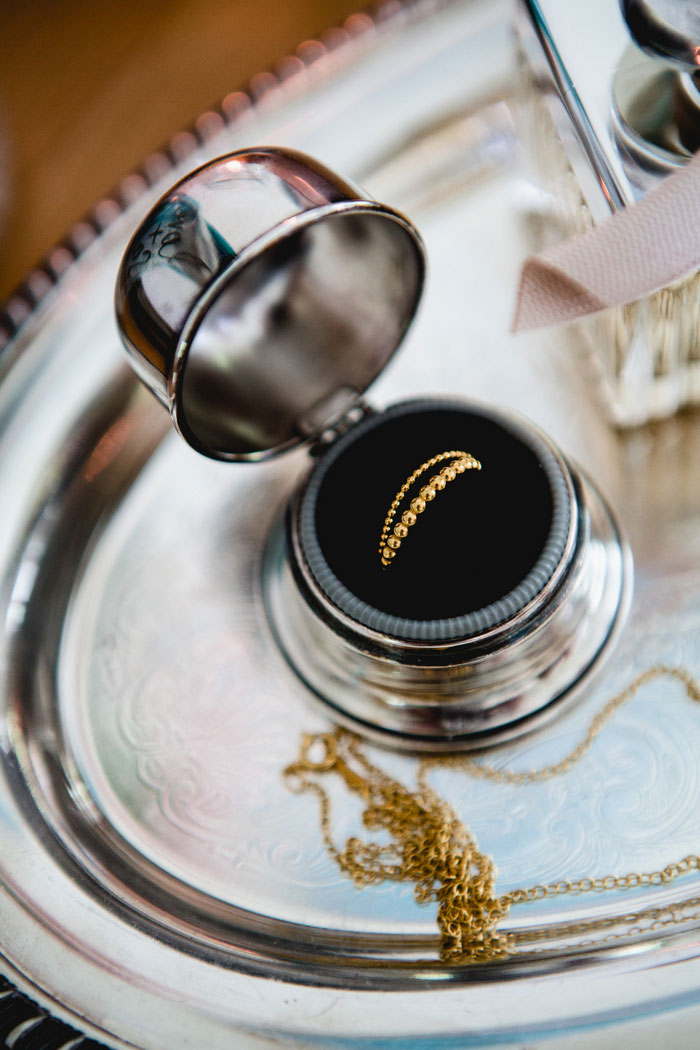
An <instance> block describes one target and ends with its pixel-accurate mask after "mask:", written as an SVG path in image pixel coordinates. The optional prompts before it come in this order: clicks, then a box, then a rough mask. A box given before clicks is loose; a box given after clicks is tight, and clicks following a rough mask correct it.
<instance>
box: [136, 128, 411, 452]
mask: <svg viewBox="0 0 700 1050" xmlns="http://www.w3.org/2000/svg"><path fill="white" fill-rule="evenodd" d="M423 274H424V260H423V248H422V244H421V240H420V237H419V235H418V233H417V231H416V230H415V228H414V227H413V226H412V224H411V223H410V222H409V220H408V219H406V218H404V217H403V216H402V215H400V214H399V213H397V212H395V211H393V210H392V209H390V208H387V207H385V206H384V205H382V204H378V203H377V202H376V201H373V200H372V199H370V198H368V197H367V196H366V195H365V194H364V193H363V192H362V190H360V189H359V188H358V187H356V186H354V185H351V184H350V183H348V182H345V181H344V180H342V179H340V178H339V177H338V176H337V175H335V174H334V173H333V172H331V171H329V170H328V169H327V168H325V167H323V166H322V165H321V164H319V163H318V162H317V161H315V160H313V159H311V158H310V157H308V156H306V155H304V154H301V153H298V152H296V151H293V150H288V149H279V148H260V149H250V150H242V151H238V152H236V153H231V154H228V155H226V156H224V157H220V158H218V159H217V160H215V161H213V162H211V163H209V164H207V165H205V166H204V167H201V168H199V169H198V170H197V171H195V172H193V173H191V174H190V175H188V176H187V177H186V178H185V179H183V180H181V181H180V182H178V183H177V184H176V185H175V186H174V187H173V188H172V189H171V190H170V191H169V192H168V193H167V194H166V195H165V196H164V197H162V198H161V200H160V201H159V202H158V203H157V204H156V205H155V206H154V207H153V208H152V209H151V211H150V212H149V214H148V216H147V217H146V219H145V220H144V222H143V223H142V224H141V225H140V227H139V228H138V230H137V231H136V233H135V234H134V236H133V237H132V239H131V241H130V243H129V246H128V248H127V250H126V252H125V255H124V258H123V260H122V265H121V268H120V271H119V276H118V280H117V290H116V309H117V320H118V323H119V327H120V331H121V334H122V338H123V340H124V343H125V345H126V348H127V351H128V353H129V356H130V359H131V362H132V364H133V366H134V368H135V370H136V372H137V373H138V375H139V376H140V377H141V379H143V380H144V382H145V383H146V384H147V386H149V387H150V389H151V390H152V391H153V392H154V393H155V394H156V396H157V397H158V398H159V400H160V401H162V402H163V404H165V405H166V406H167V407H168V408H169V410H170V413H171V415H172V418H173V421H174V423H175V426H176V427H177V429H178V430H179V432H180V433H181V434H182V436H183V437H184V438H185V440H186V441H187V442H188V443H189V444H190V445H192V446H193V447H194V448H196V449H197V450H198V451H200V452H203V453H204V454H205V455H208V456H211V457H213V458H215V459H224V460H240V459H259V458H263V457H265V456H269V455H273V454H275V453H277V452H279V451H281V450H283V449H286V448H289V447H292V446H294V445H297V444H299V443H300V442H301V441H304V440H306V439H308V438H310V437H314V436H316V435H318V434H319V433H322V432H323V431H324V430H326V429H327V428H328V427H332V426H334V425H335V424H336V423H337V422H338V421H339V420H340V419H342V418H343V417H344V416H345V415H346V413H347V412H348V411H349V410H350V408H351V407H352V406H353V405H354V404H355V403H356V401H357V400H358V398H359V397H360V395H361V394H362V393H363V391H364V390H365V389H366V388H367V386H368V385H369V384H370V383H371V382H372V380H373V379H375V377H376V376H377V375H378V373H379V372H380V371H381V370H382V368H383V367H384V365H385V364H386V363H387V361H388V359H389V358H390V357H391V355H392V354H393V353H394V351H395V350H396V348H397V347H398V345H399V343H400V342H401V340H402V338H403V335H404V333H405V331H406V329H407V327H408V325H409V324H410V322H411V319H412V317H413V314H414V312H415V309H416V306H417V303H418V299H419V296H420V291H421V287H422V283H423Z"/></svg>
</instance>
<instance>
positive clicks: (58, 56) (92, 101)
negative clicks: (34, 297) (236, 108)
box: [0, 0, 362, 301]
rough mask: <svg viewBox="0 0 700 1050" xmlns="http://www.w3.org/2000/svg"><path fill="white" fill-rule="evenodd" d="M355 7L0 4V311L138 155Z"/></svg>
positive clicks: (329, 2) (64, 0) (330, 3)
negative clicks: (1, 200) (0, 206)
mask: <svg viewBox="0 0 700 1050" xmlns="http://www.w3.org/2000/svg"><path fill="white" fill-rule="evenodd" d="M361 7H362V0H286V2H285V0H140V2H139V0H15V2H14V3H10V2H6V3H4V4H2V8H3V13H2V39H1V40H0V124H2V126H3V127H2V140H1V141H2V146H0V157H2V155H6V160H7V171H6V172H5V173H4V175H3V181H4V182H5V184H6V191H7V200H6V203H5V209H4V214H1V215H0V301H2V299H4V298H5V297H6V296H7V294H8V293H9V292H10V291H11V290H12V288H13V287H14V286H15V285H16V284H17V283H18V282H19V281H20V280H21V278H22V276H23V275H24V274H25V273H26V271H27V270H28V269H29V268H30V267H31V266H32V265H33V264H34V263H36V262H38V261H39V260H40V259H41V257H42V256H43V255H44V254H45V253H46V251H47V250H48V249H49V248H50V247H51V246H52V245H53V244H54V242H55V241H57V240H58V239H59V238H60V237H61V236H62V235H63V234H64V233H65V232H66V231H67V230H68V228H69V227H70V226H71V225H72V224H73V223H74V222H75V221H77V220H78V219H79V218H80V217H81V216H82V215H83V214H84V213H85V212H86V211H87V210H88V209H89V208H90V207H91V205H93V204H94V203H95V202H96V201H97V200H98V199H99V198H100V197H101V196H103V195H104V194H106V193H108V192H109V191H110V190H111V188H112V187H113V186H114V185H115V183H116V182H117V181H118V180H119V179H120V178H121V177H122V176H123V175H126V174H128V172H129V171H130V170H131V169H132V168H134V167H136V166H137V165H138V164H139V162H140V161H142V160H143V159H144V158H145V157H146V155H147V154H149V153H150V152H152V150H154V149H156V148H157V147H159V146H161V145H162V144H163V143H164V142H166V141H167V140H168V139H169V138H170V137H171V136H172V135H173V134H175V133H176V132H177V131H179V130H180V129H181V128H183V127H185V126H186V125H188V124H189V123H191V122H192V121H193V120H194V119H195V118H196V117H197V116H198V115H199V114H200V113H201V112H203V111H204V110H206V109H207V108H208V107H210V106H211V105H212V104H213V103H216V102H218V101H219V100H220V99H221V98H222V97H223V96H224V95H226V94H227V93H228V92H230V91H233V90H235V89H236V88H238V87H241V86H242V85H243V84H244V83H245V82H246V81H247V80H248V79H249V78H250V77H251V76H253V75H254V74H255V73H258V72H260V71H261V70H263V69H265V68H267V67H269V66H270V65H272V64H273V63H274V62H275V61H277V60H278V59H280V58H282V57H283V56H284V55H286V54H288V53H290V52H293V51H294V49H295V48H296V46H297V45H298V44H299V43H301V42H302V41H303V40H304V39H307V38H309V37H314V36H316V35H318V34H319V33H321V32H323V31H324V30H325V29H328V28H330V27H331V26H333V25H337V24H339V23H341V22H342V21H343V19H344V18H346V17H347V16H348V15H349V14H351V13H352V12H354V11H356V10H358V9H359V8H361ZM2 164H3V166H4V164H5V160H4V158H3V159H2Z"/></svg>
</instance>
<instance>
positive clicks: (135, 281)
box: [117, 148, 631, 750]
mask: <svg viewBox="0 0 700 1050" xmlns="http://www.w3.org/2000/svg"><path fill="white" fill-rule="evenodd" d="M422 279H423V253H422V245H421V241H420V237H419V235H418V233H417V232H416V231H415V229H414V228H413V226H412V225H411V223H410V221H409V220H407V219H406V218H405V217H403V216H401V215H399V214H398V213H396V212H394V211H393V210H392V209H390V208H386V207H385V206H384V205H380V204H377V203H376V202H374V201H372V200H371V199H369V198H367V197H366V195H364V194H363V193H362V191H361V190H359V188H357V187H354V186H351V185H350V184H348V183H346V182H344V181H343V180H341V179H339V178H338V177H337V176H336V175H334V174H333V173H332V172H329V171H328V170H327V169H325V168H323V166H321V165H319V164H318V163H317V162H316V161H313V160H311V159H310V158H308V157H305V156H303V155H301V154H297V153H293V152H291V151H288V150H275V149H270V148H266V149H264V150H255V151H245V152H244V153H239V154H232V155H230V156H226V157H223V158H220V159H219V160H217V161H214V162H213V163H211V164H209V165H207V166H206V167H205V168H203V169H200V170H199V171H197V172H194V173H193V174H192V175H190V176H188V177H187V178H186V179H185V180H183V181H182V182H181V183H178V184H177V185H176V186H175V187H173V189H172V190H171V191H170V192H169V193H168V194H167V195H166V197H164V198H163V199H162V200H161V201H160V202H159V203H158V204H157V205H156V206H155V208H154V209H153V210H152V211H151V213H150V214H149V216H148V217H147V218H146V220H145V222H144V223H143V224H142V226H141V227H140V229H139V230H138V231H137V233H136V234H135V236H134V238H133V239H132V242H131V244H130V245H129V248H128V249H127V252H126V254H125V257H124V260H123V263H122V267H121V271H120V275H119V279H118V285H117V313H118V319H119V323H120V328H121V331H122V335H123V338H124V341H125V343H126V346H127V349H128V351H129V353H130V356H131V359H132V362H133V363H134V364H135V367H136V370H137V372H138V373H139V374H140V375H141V377H142V378H143V379H144V380H145V381H146V382H147V384H148V385H149V386H150V387H151V389H152V390H153V391H154V393H155V394H156V395H157V396H158V397H159V399H160V400H161V401H163V402H164V403H165V404H166V405H168V406H169V408H170V410H171V413H172V416H173V419H174V421H175V424H176V426H177V428H178V429H179V431H180V433H181V434H182V435H183V436H184V437H185V439H186V440H188V441H189V443H190V444H192V445H193V446H194V447H195V448H197V449H198V450H199V451H203V452H205V453H206V454H208V455H210V456H214V457H215V458H219V459H228V460H238V461H244V460H256V459H260V458H265V457H269V456H272V455H277V454H280V453H282V452H283V451H285V450H288V449H290V448H293V447H295V446H298V445H299V444H302V443H306V444H307V445H308V446H309V448H310V451H311V455H312V457H313V459H314V465H313V466H312V469H311V470H310V472H309V474H308V476H307V477H306V478H305V479H304V481H303V482H302V484H301V485H300V487H299V489H298V491H297V493H296V495H295V497H294V498H293V500H292V502H291V505H290V506H289V508H288V509H287V513H286V515H285V517H284V521H282V520H280V523H279V525H278V527H277V528H276V529H275V530H274V531H273V534H272V536H271V537H270V538H269V542H268V548H267V557H266V560H265V570H264V581H263V582H264V591H265V597H266V604H267V609H268V614H269V619H270V623H271V625H272V628H273V630H274V633H275V635H276V637H277V640H278V642H279V645H280V647H281V649H282V651H283V652H284V654H285V656H286V657H287V659H288V661H289V663H290V665H291V666H292V667H293V668H294V670H295V672H296V673H297V674H298V675H299V676H300V677H301V679H302V680H303V681H304V682H305V683H306V684H307V685H308V686H309V688H310V690H311V691H312V692H313V693H314V694H315V695H316V696H317V697H319V698H320V699H321V701H322V702H323V703H324V704H325V705H326V706H327V709H328V711H329V713H330V714H331V715H332V717H333V718H334V719H336V720H338V721H340V722H341V723H344V724H347V725H349V726H350V727H352V728H353V729H355V730H356V731H358V732H361V733H363V734H366V735H368V736H370V737H372V738H374V739H375V740H378V741H381V742H383V743H386V744H388V745H390V746H393V747H397V748H406V749H411V750H413V749H429V750H434V749H443V748H447V749H451V748H460V749H461V748H473V747H482V746H484V745H486V744H491V743H496V742H498V741H501V740H504V739H508V738H510V737H512V736H514V735H517V734H519V733H522V732H525V731H527V730H528V729H530V728H533V727H534V726H536V725H539V724H540V723H541V722H542V721H544V720H546V719H547V718H549V717H551V716H552V715H553V714H554V713H555V712H556V711H558V710H559V709H560V708H561V706H562V703H563V702H565V701H570V700H571V699H573V698H574V697H575V696H576V694H577V692H578V691H579V690H580V688H581V687H582V685H584V684H585V682H586V681H587V679H588V677H589V675H590V674H591V672H592V671H593V669H594V668H595V666H596V665H597V663H598V662H599V660H600V658H601V656H602V654H603V653H604V652H605V650H606V649H607V648H608V646H609V645H610V643H611V641H612V639H613V638H614V636H615V633H616V630H617V628H618V626H619V625H620V623H621V621H622V619H623V617H624V613H625V611H626V608H627V602H628V597H629V590H630V581H631V563H630V556H629V553H628V550H627V547H626V544H625V542H624V540H623V539H622V537H621V534H620V530H619V528H618V526H617V524H616V521H615V518H614V516H613V514H612V512H611V510H610V508H609V507H608V506H607V504H606V502H605V500H604V498H603V497H602V495H601V494H600V493H599V491H598V490H597V488H596V487H595V485H594V483H593V482H592V481H591V480H590V479H588V478H585V477H583V476H582V475H581V474H580V473H579V472H578V471H577V470H576V468H575V467H574V466H573V465H572V464H570V463H569V462H568V461H567V460H566V458H565V457H564V455H563V454H562V453H561V451H560V450H559V449H557V448H556V446H555V445H554V444H553V443H552V442H551V441H550V440H549V439H548V438H547V437H546V436H545V435H544V434H542V433H541V432H540V431H539V430H537V429H536V428H535V427H534V426H532V425H531V424H530V423H528V422H527V421H526V420H524V419H520V418H516V417H514V416H513V415H512V414H510V413H506V412H503V411H499V410H498V409H496V408H492V407H484V406H479V405H476V404H473V403H470V402H469V401H467V400H457V399H455V398H454V397H453V396H450V397H445V398H432V399H416V400H409V401H404V402H401V403H399V404H395V405H392V406H390V407H388V408H386V409H385V410H383V411H374V410H373V409H371V408H370V407H369V406H368V405H366V404H365V403H364V402H363V401H362V400H361V398H362V394H363V393H364V390H365V388H366V387H367V386H368V385H369V383H370V382H371V381H372V380H373V379H374V378H375V377H376V376H377V374H378V373H379V372H380V371H381V369H382V368H383V366H384V365H385V364H386V362H387V361H388V359H389V358H390V357H391V355H392V354H393V352H394V350H395V349H396V347H397V346H398V344H399V343H400V341H401V339H402V336H403V334H404V333H405V331H406V329H407V327H408V325H409V323H410V320H411V317H412V315H413V313H414V311H415V309H416V306H417V303H418V299H419V295H420V290H421V286H422ZM426 352H427V348H426ZM447 449H463V450H465V451H467V452H469V453H471V454H472V455H473V456H475V457H476V458H477V459H478V460H480V461H481V463H482V465H483V469H482V470H481V471H479V472H467V473H466V474H465V475H464V476H462V477H460V478H458V479H456V480H455V481H454V483H453V484H451V485H449V486H448V487H447V488H446V490H445V491H443V492H441V493H440V494H439V498H438V499H436V500H435V501H434V503H433V504H431V506H430V507H429V508H427V509H426V512H425V513H424V514H423V515H422V516H421V519H420V521H419V522H417V523H416V526H415V528H413V529H412V530H411V535H410V537H408V538H407V539H406V541H405V542H404V544H403V546H402V549H401V551H400V555H399V557H397V558H396V559H395V561H394V563H393V564H392V565H391V567H390V569H389V570H386V571H385V570H383V569H382V567H381V563H380V558H379V556H378V553H377V544H378V540H379V535H380V531H381V527H382V522H383V520H384V517H385V514H386V511H387V508H388V506H389V505H390V503H391V501H392V499H393V498H394V495H395V493H396V492H397V491H398V489H399V488H400V486H401V485H402V483H403V482H404V481H405V479H406V477H407V476H408V475H409V474H411V472H412V471H413V470H415V468H416V467H418V466H419V465H420V464H421V463H422V462H424V461H425V460H427V459H429V458H430V457H432V456H434V455H436V454H438V453H440V452H442V451H444V450H447Z"/></svg>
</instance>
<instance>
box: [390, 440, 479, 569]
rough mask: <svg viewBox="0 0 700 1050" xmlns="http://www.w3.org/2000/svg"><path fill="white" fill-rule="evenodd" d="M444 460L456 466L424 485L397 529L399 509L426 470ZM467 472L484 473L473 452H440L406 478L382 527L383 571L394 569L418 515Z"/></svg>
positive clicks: (404, 513) (443, 470)
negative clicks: (395, 520)
mask: <svg viewBox="0 0 700 1050" xmlns="http://www.w3.org/2000/svg"><path fill="white" fill-rule="evenodd" d="M444 459H451V460H452V462H451V463H448V464H446V465H445V466H444V467H443V468H442V469H441V471H440V472H439V474H433V476H432V478H431V479H430V481H429V482H428V484H427V485H424V486H423V487H422V489H421V490H420V492H419V493H418V495H417V496H414V498H413V499H412V500H411V502H410V505H409V509H408V510H405V511H404V512H403V513H402V515H401V521H399V522H397V523H396V525H393V521H394V518H395V517H396V512H397V510H398V509H399V506H400V504H401V502H402V500H403V499H404V497H405V496H406V495H407V494H408V490H409V489H410V488H411V486H412V485H413V484H414V482H415V481H417V480H418V478H419V477H420V476H421V474H423V473H425V471H426V470H430V468H431V467H434V466H435V464H436V463H441V462H442V461H443V460H444ZM465 470H481V463H480V462H479V460H478V459H474V457H473V456H472V455H470V453H469V452H460V451H455V450H454V449H453V450H452V451H451V452H440V453H439V454H438V455H437V456H433V457H432V458H431V459H427V460H426V461H425V463H421V465H420V466H419V467H418V468H417V469H416V470H414V471H413V473H412V474H411V475H410V476H409V477H408V478H406V480H405V481H404V483H403V485H402V486H401V488H400V489H399V491H398V492H397V493H396V495H395V496H394V498H393V500H392V501H391V506H390V507H389V510H388V512H387V516H386V517H385V519H384V525H383V527H382V535H381V539H380V540H379V554H380V556H381V559H382V568H384V569H386V568H388V567H389V565H391V562H392V560H393V559H394V558H395V557H396V552H397V551H398V549H399V547H400V546H401V541H402V540H404V539H405V538H406V536H407V535H408V530H409V529H410V527H411V525H415V523H416V521H417V520H418V515H419V514H422V513H423V511H424V510H425V508H426V507H427V505H428V503H430V502H431V500H434V499H435V497H436V496H437V494H438V492H441V491H442V490H443V489H444V488H445V485H447V484H448V483H449V482H450V481H454V479H455V478H456V477H457V475H458V474H464V472H465Z"/></svg>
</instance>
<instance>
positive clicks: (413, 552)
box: [299, 400, 574, 643]
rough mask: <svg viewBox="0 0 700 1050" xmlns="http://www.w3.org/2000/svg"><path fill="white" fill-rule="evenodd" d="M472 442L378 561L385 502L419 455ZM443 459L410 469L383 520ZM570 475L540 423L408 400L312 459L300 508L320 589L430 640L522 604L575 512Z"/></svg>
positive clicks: (480, 626)
mask: <svg viewBox="0 0 700 1050" xmlns="http://www.w3.org/2000/svg"><path fill="white" fill-rule="evenodd" d="M452 449H455V450H461V451H464V452H468V453H471V455H472V456H474V457H475V458H476V459H478V460H479V461H480V462H481V464H482V469H481V470H480V471H477V470H467V471H465V472H464V473H463V474H458V475H457V476H456V478H455V479H454V480H453V481H451V482H448V484H447V485H446V486H445V488H444V489H442V490H441V491H439V492H438V493H437V495H436V497H435V499H433V500H432V501H431V502H429V503H428V504H427V505H426V508H425V510H424V512H423V513H422V514H420V515H419V516H418V518H417V521H416V523H415V524H414V525H412V526H410V528H409V530H408V535H407V536H406V537H405V538H404V539H403V540H402V542H401V547H400V549H399V550H398V552H397V554H396V556H395V558H394V559H393V562H392V564H391V565H390V566H389V567H388V568H382V565H381V558H380V555H379V540H380V536H381V530H382V525H383V523H384V519H385V517H386V515H387V513H388V510H389V508H390V506H391V503H392V500H393V499H394V497H395V496H396V494H397V492H398V491H399V489H400V488H401V486H402V485H403V483H404V482H405V481H406V479H407V478H408V477H409V476H410V475H411V474H412V473H413V471H414V470H416V469H417V468H418V467H419V466H420V465H421V464H422V463H424V462H425V461H426V460H428V459H430V458H432V457H433V456H435V455H438V454H439V453H441V452H444V451H449V450H452ZM448 462H450V461H449V460H446V461H444V462H442V463H439V464H438V465H437V466H435V467H433V468H430V469H428V470H427V471H425V473H424V474H422V475H421V477H420V478H419V479H417V480H416V482H415V483H414V485H413V486H412V487H411V490H410V491H409V492H408V493H407V495H406V498H405V499H404V500H403V501H402V503H401V506H400V507H399V508H398V510H397V513H396V517H395V519H394V522H393V523H392V525H393V524H394V523H396V522H398V521H400V516H401V513H402V512H403V511H404V510H408V509H409V503H410V500H411V499H412V498H413V497H414V496H417V495H418V490H419V489H420V488H421V487H422V486H423V485H427V484H428V482H429V480H430V478H431V477H432V476H433V475H434V474H436V473H438V472H439V470H440V468H441V467H443V466H445V465H446V463H448ZM569 491H570V490H569V486H568V484H567V476H566V474H565V470H564V468H563V467H562V464H561V463H560V461H559V459H558V458H557V456H556V455H555V454H554V453H553V452H552V450H551V448H550V446H549V445H548V444H547V443H546V442H545V441H544V440H543V439H542V438H541V437H540V436H539V434H538V433H537V431H536V430H534V428H533V429H530V428H529V427H528V426H527V424H524V423H520V422H515V421H512V420H511V419H510V418H508V417H506V416H501V415H500V414H499V413H497V412H491V411H490V410H489V409H485V408H481V407H475V406H473V405H470V404H467V403H461V402H458V401H447V400H420V401H408V402H402V403H400V404H397V405H394V406H392V407H391V408H389V409H387V410H386V411H384V412H381V413H378V414H377V415H373V416H370V417H369V418H367V419H365V420H364V421H363V422H361V423H360V424H358V425H357V426H355V427H353V428H352V430H350V431H349V432H348V433H346V434H345V435H344V436H343V437H341V438H339V439H338V440H337V441H336V442H335V443H334V444H333V445H332V446H331V448H330V450H329V451H328V452H326V453H325V454H324V455H323V456H322V457H321V459H320V460H319V463H318V465H317V466H316V467H315V469H314V470H313V472H312V474H311V476H310V478H309V481H308V483H307V486H306V489H305V491H304V493H303V495H302V497H301V503H300V507H299V530H300V539H301V546H302V549H303V553H304V557H305V558H306V561H307V564H308V567H309V569H310V570H311V573H312V575H313V576H314V579H315V580H316V583H317V584H318V586H319V587H320V589H321V590H322V591H323V592H324V594H325V595H326V597H327V598H328V599H329V600H330V601H331V602H332V603H333V604H335V605H336V606H337V607H338V608H339V609H341V610H342V611H343V612H344V613H345V614H346V615H348V616H350V617H351V618H352V619H354V620H356V621H358V622H359V623H361V624H363V625H364V626H365V627H368V628H371V629H373V630H376V631H380V632H382V633H383V634H387V635H390V636H392V637H394V638H398V639H405V640H425V641H433V642H436V643H439V642H441V641H448V640H453V639H455V638H459V637H469V636H473V635H477V634H479V633H481V632H483V631H485V630H488V629H489V628H491V627H494V626H496V625H497V624H500V623H503V622H504V621H506V620H508V619H510V618H512V617H513V616H515V615H517V613H518V612H519V611H520V610H521V609H522V608H523V607H524V606H525V605H526V604H528V603H529V602H530V601H531V600H532V599H533V598H535V597H536V595H537V594H538V593H539V592H540V591H541V590H542V588H543V587H544V586H545V585H546V584H547V582H548V581H549V580H550V579H551V576H552V574H553V572H554V570H555V569H556V567H557V565H558V564H559V563H560V561H561V558H562V556H563V554H564V549H565V546H566V542H567V537H568V534H569V528H570V524H571V520H572V514H573V513H574V510H573V508H572V506H571V501H570V495H569Z"/></svg>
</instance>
